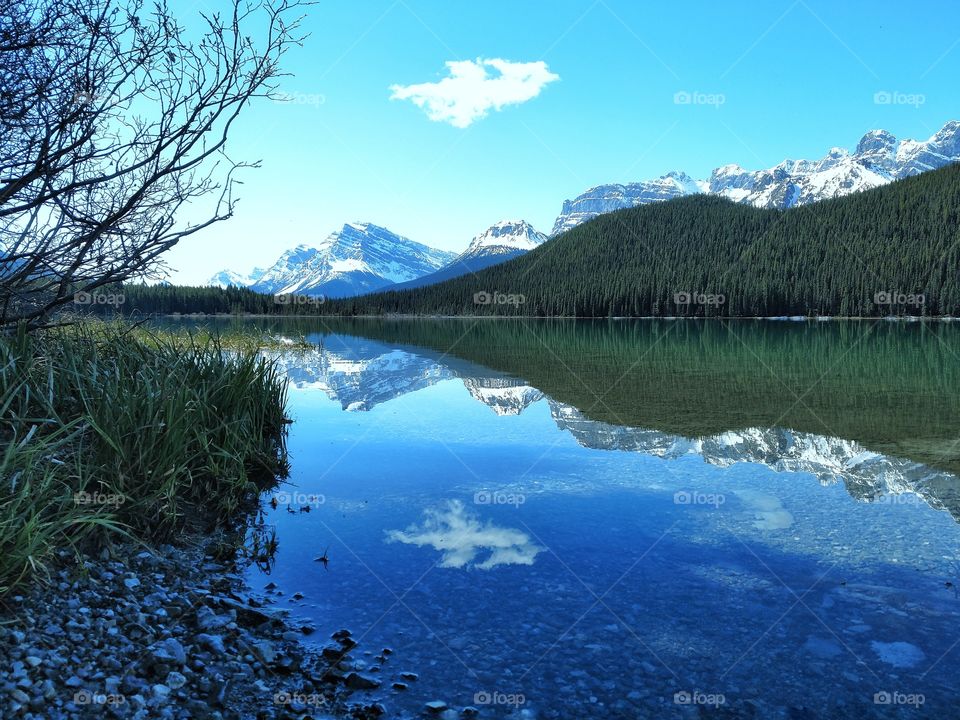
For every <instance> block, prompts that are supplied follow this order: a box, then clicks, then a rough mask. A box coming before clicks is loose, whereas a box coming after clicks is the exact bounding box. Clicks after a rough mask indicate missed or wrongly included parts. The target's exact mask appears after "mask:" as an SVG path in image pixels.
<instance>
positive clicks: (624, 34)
mask: <svg viewBox="0 0 960 720" xmlns="http://www.w3.org/2000/svg"><path fill="white" fill-rule="evenodd" d="M210 6H215V3H214V0H210ZM204 7H207V6H206V5H204V4H203V3H191V2H190V0H179V2H178V3H175V4H174V5H173V9H174V11H175V12H177V13H178V15H179V16H180V18H181V20H182V21H183V22H184V23H185V24H187V25H188V26H189V25H190V24H191V22H192V20H191V17H192V16H193V15H195V13H196V12H197V10H198V8H204ZM304 29H305V30H306V31H307V32H309V33H310V37H309V38H308V39H307V40H306V42H305V44H304V46H303V47H302V48H296V49H294V50H293V51H291V53H290V54H289V55H288V56H287V59H286V62H285V67H286V69H287V70H288V71H289V72H291V73H293V76H292V77H286V78H282V79H281V81H280V90H281V91H282V92H284V93H285V94H286V95H287V96H288V97H289V98H290V99H291V101H290V102H287V103H278V102H271V101H268V100H264V101H260V102H258V103H256V104H254V105H253V106H251V107H250V108H249V109H248V111H247V113H246V116H245V117H243V118H242V120H241V122H240V124H239V125H238V126H237V127H236V129H235V132H234V134H233V136H232V138H231V140H230V145H229V151H230V153H231V155H233V156H236V157H240V158H244V159H261V160H262V162H263V167H262V168H261V169H259V170H250V171H248V172H246V173H245V174H244V175H243V177H242V180H243V182H244V184H243V185H242V186H241V187H240V188H239V190H240V193H239V194H240V197H241V201H240V204H239V206H238V209H237V213H236V215H235V217H234V218H232V219H231V220H229V221H227V222H225V223H222V224H220V225H219V226H216V227H213V228H211V229H209V230H208V231H206V232H203V233H201V234H198V235H196V236H194V237H191V238H188V239H187V240H185V241H184V242H183V243H181V245H180V246H179V247H177V248H176V249H174V250H173V251H172V252H171V253H170V254H169V256H168V261H169V262H170V264H171V265H172V267H173V268H174V269H175V271H176V272H175V273H174V275H173V279H174V280H176V281H179V282H186V283H201V282H203V281H204V280H205V279H206V278H208V277H209V276H210V275H212V274H213V273H214V272H216V271H217V270H219V269H222V268H224V267H229V268H231V269H235V270H240V271H246V270H249V269H250V268H251V267H253V266H254V265H264V264H271V263H272V262H273V261H274V260H276V258H277V256H278V255H279V254H280V253H281V252H283V251H284V250H285V249H287V248H289V247H292V246H294V245H297V244H300V243H308V244H310V243H314V242H317V241H319V240H321V239H322V238H324V237H325V236H326V235H327V234H329V233H330V232H331V231H332V230H335V229H337V228H339V227H340V226H342V225H343V223H345V222H350V221H354V220H365V221H370V222H374V223H376V224H378V225H383V226H385V227H387V228H390V229H391V230H393V231H395V232H398V233H400V234H402V235H406V236H407V237H410V238H412V239H414V240H417V241H419V242H423V243H426V244H428V245H433V246H435V247H439V248H443V249H447V250H461V249H463V248H464V247H465V246H466V245H467V243H468V242H469V240H470V239H471V238H472V237H473V236H474V235H476V234H477V233H479V232H481V231H482V230H483V229H485V228H486V227H488V226H489V225H491V224H493V223H494V222H496V221H498V220H501V219H507V218H524V219H526V220H528V221H530V222H531V223H533V225H534V226H535V227H537V228H538V229H539V230H542V231H544V232H549V231H550V229H551V226H552V224H553V221H554V219H555V218H556V216H557V214H558V213H559V211H560V207H561V204H562V202H563V201H564V200H565V199H568V198H572V197H574V196H576V195H578V194H580V193H581V192H583V191H584V190H586V189H587V188H588V187H590V186H593V185H598V184H602V183H607V182H629V181H632V180H642V179H646V178H651V177H657V176H659V175H662V174H663V173H665V172H668V171H670V170H674V169H678V170H684V171H686V172H687V173H689V174H690V175H692V176H694V177H697V178H701V177H706V176H708V175H709V173H710V171H711V170H712V169H713V168H714V167H717V166H718V165H723V164H726V163H731V162H733V163H738V164H740V165H742V166H744V167H746V168H750V169H755V168H760V167H769V166H771V165H774V164H776V163H778V162H780V161H781V160H783V159H784V158H786V157H794V158H799V157H803V158H815V157H820V156H822V155H824V154H825V153H826V151H827V150H828V149H829V148H830V147H833V146H837V145H839V146H843V147H848V148H853V147H854V146H855V145H856V143H857V141H858V140H859V138H860V137H861V136H862V134H863V133H864V132H865V131H867V130H870V129H873V128H885V129H887V130H889V131H891V132H892V133H893V134H894V135H896V136H897V137H899V138H915V139H926V138H927V137H929V136H930V135H932V134H933V133H935V132H936V131H937V130H938V129H939V128H940V127H941V126H942V125H943V124H944V123H945V122H946V121H947V120H950V119H960V102H958V101H960V82H958V78H960V5H955V4H953V3H950V2H929V3H927V2H915V3H911V4H910V5H909V6H904V5H903V4H902V3H895V2H876V1H871V2H866V1H855V2H854V1H851V2H843V3H838V2H835V0H834V1H832V2H822V1H820V0H796V1H795V0H767V1H765V2H732V3H717V2H686V3H664V2H661V1H657V2H639V1H619V0H549V1H546V0H544V1H542V2H540V1H532V0H530V1H524V2H517V1H516V0H513V1H510V2H500V1H495V2H490V1H487V2H484V3H466V2H450V1H449V0H363V1H362V2H360V1H358V0H349V1H341V0H333V1H322V2H320V3H319V4H318V5H315V6H313V7H310V8H308V9H307V18H306V21H305V26H304ZM481 58H482V59H503V60H506V61H509V62H510V63H542V65H538V66H535V71H534V72H533V73H532V77H533V80H532V82H533V84H534V85H537V82H536V80H537V78H538V77H539V78H540V80H543V78H546V77H549V76H557V78H556V79H552V80H550V81H544V82H543V83H542V85H540V86H539V87H536V88H532V86H531V85H529V84H528V85H526V86H524V87H525V88H526V90H527V91H531V90H532V89H536V90H538V92H537V93H536V95H535V97H532V98H530V99H527V100H525V101H524V102H521V103H517V104H510V105H505V106H504V107H502V109H500V110H496V109H491V110H489V112H488V113H487V115H486V116H485V117H481V118H476V119H473V120H472V122H470V123H469V124H468V126H466V127H456V126H454V124H451V122H450V121H444V120H442V119H439V120H437V119H431V118H430V117H429V116H428V113H427V112H426V111H425V110H424V109H423V108H420V107H417V105H416V104H415V103H414V102H413V101H412V100H411V99H391V95H392V94H395V91H393V90H391V88H392V87H393V86H411V85H419V84H424V83H437V82H439V81H441V80H442V79H443V78H445V77H447V76H448V74H449V68H448V66H447V65H446V63H448V62H451V61H470V62H476V61H477V60H478V59H481ZM520 67H521V69H523V67H524V66H520ZM526 67H527V68H530V67H534V66H526ZM488 70H489V72H490V73H491V75H492V76H495V75H497V74H498V73H497V71H495V70H493V69H488ZM411 92H413V93H414V94H416V91H411ZM496 92H500V91H499V90H496ZM458 93H459V94H457V97H458V98H460V101H461V102H468V104H469V98H467V99H466V100H464V99H463V98H462V97H460V96H461V95H463V93H462V92H459V91H458ZM677 93H688V94H690V96H691V97H693V98H694V99H695V101H694V102H691V103H686V104H684V103H677V102H675V98H676V97H677ZM877 93H891V94H896V93H898V94H899V95H894V97H895V98H896V99H897V100H898V102H893V103H883V102H880V103H878V102H876V95H877ZM467 94H469V88H468V89H467ZM527 94H529V92H527ZM507 95H509V96H511V97H514V96H516V93H513V94H512V95H511V92H510V91H509V89H508V91H507ZM711 99H712V100H713V102H711ZM721 100H722V103H721V102H720V101H721ZM473 102H474V104H476V102H477V101H476V98H474V99H473ZM481 105H482V103H481ZM460 110H461V111H462V105H461V107H460ZM458 117H459V118H460V120H459V121H456V122H457V124H460V125H462V124H464V122H465V120H464V118H465V117H466V118H469V117H470V114H469V112H468V113H467V114H466V115H464V113H463V112H460V114H459V115H458Z"/></svg>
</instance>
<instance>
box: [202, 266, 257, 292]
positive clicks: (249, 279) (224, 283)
mask: <svg viewBox="0 0 960 720" xmlns="http://www.w3.org/2000/svg"><path fill="white" fill-rule="evenodd" d="M263 272H264V271H263V269H262V268H254V269H253V270H251V271H250V272H249V273H247V274H246V275H243V274H241V273H238V272H234V271H233V270H221V271H220V272H218V273H217V274H216V275H214V276H213V277H211V278H210V279H209V280H207V285H210V286H213V287H221V288H225V287H247V286H248V285H252V284H253V283H255V282H256V281H257V280H258V279H260V276H261V275H263Z"/></svg>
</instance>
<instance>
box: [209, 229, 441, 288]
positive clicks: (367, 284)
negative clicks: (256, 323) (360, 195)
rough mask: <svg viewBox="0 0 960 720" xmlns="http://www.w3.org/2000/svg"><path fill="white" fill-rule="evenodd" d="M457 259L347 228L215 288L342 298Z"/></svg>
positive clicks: (220, 277) (222, 279)
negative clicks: (239, 287)
mask: <svg viewBox="0 0 960 720" xmlns="http://www.w3.org/2000/svg"><path fill="white" fill-rule="evenodd" d="M454 257H455V255H454V254H453V253H450V252H445V251H443V250H437V249H435V248H431V247H427V246H426V245H422V244H420V243H417V242H414V241H413V240H410V239H409V238H405V237H403V236H401V235H397V234H396V233H393V232H391V231H389V230H387V229H386V228H383V227H380V226H379V225H374V224H373V223H347V224H346V225H344V226H343V227H342V228H341V229H340V230H337V231H335V232H332V233H330V235H328V236H327V237H326V238H325V239H324V240H323V241H322V242H320V243H318V244H317V245H316V246H315V247H314V246H311V245H306V244H301V245H297V246H296V247H295V248H292V249H290V250H287V251H286V252H285V253H283V254H282V255H281V256H280V258H279V259H278V260H277V261H276V262H275V263H274V264H273V265H271V266H270V267H269V268H267V269H266V270H255V271H253V272H252V273H249V274H246V275H241V274H238V273H234V272H231V271H228V270H225V271H222V272H220V273H217V274H216V275H215V276H214V277H213V278H211V279H210V281H209V284H211V285H220V286H221V287H224V286H227V285H237V286H246V287H249V288H250V289H252V290H256V291H257V292H262V293H268V294H287V293H296V294H299V295H313V296H320V295H322V296H325V297H332V298H336V297H345V296H349V295H359V294H362V293H365V292H371V291H373V290H378V289H380V288H383V287H386V286H388V285H393V284H395V283H401V282H405V281H407V280H413V279H414V278H418V277H421V276H423V275H427V274H429V273H432V272H434V271H435V270H438V269H440V268H441V267H443V266H445V265H446V264H447V263H449V262H450V261H451V260H453V259H454Z"/></svg>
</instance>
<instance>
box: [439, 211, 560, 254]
mask: <svg viewBox="0 0 960 720" xmlns="http://www.w3.org/2000/svg"><path fill="white" fill-rule="evenodd" d="M548 239H549V238H548V237H547V236H546V235H544V234H543V233H542V232H538V231H537V230H535V229H534V228H533V226H532V225H531V224H530V223H528V222H527V221H526V220H501V221H500V222H498V223H497V224H496V225H491V226H490V227H488V228H487V229H486V230H484V231H483V232H482V233H480V234H479V235H477V236H476V237H475V238H474V239H473V240H471V241H470V245H469V246H468V247H467V249H466V250H464V251H463V252H462V253H461V254H460V255H459V256H458V257H457V260H459V261H466V260H468V259H470V258H475V257H485V256H489V255H520V254H523V253H525V252H530V251H531V250H533V249H534V248H535V247H537V246H538V245H541V244H543V243H544V242H546V241H547V240H548Z"/></svg>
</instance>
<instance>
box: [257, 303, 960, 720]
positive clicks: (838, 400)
mask: <svg viewBox="0 0 960 720" xmlns="http://www.w3.org/2000/svg"><path fill="white" fill-rule="evenodd" d="M257 322H259V323H261V324H262V323H263V322H264V321H257ZM273 329H274V330H275V331H276V332H278V333H281V334H284V335H289V336H291V337H293V336H298V335H303V336H305V337H306V338H307V339H308V340H309V341H310V343H311V344H312V346H313V349H310V350H296V351H290V352H288V353H283V354H281V355H280V356H279V358H278V360H279V362H280V363H281V364H282V365H283V367H284V368H285V369H286V372H287V374H288V376H289V379H290V383H291V385H290V414H291V416H292V417H293V419H294V421H295V422H294V424H293V425H292V426H291V431H290V438H289V449H290V455H291V465H292V471H291V475H290V478H289V484H287V485H284V486H282V487H281V488H280V489H279V490H277V491H275V492H270V493H268V494H267V495H265V498H264V499H265V500H269V499H270V498H272V497H276V498H278V500H279V502H278V507H277V508H276V509H275V510H274V509H272V508H271V507H270V506H269V505H268V504H266V503H265V508H266V513H267V518H266V520H267V523H268V524H270V525H272V526H275V527H276V530H277V537H278V538H279V550H278V552H277V554H276V557H275V559H274V562H273V563H272V565H271V566H270V567H269V568H258V567H251V568H250V570H249V572H248V579H249V581H250V583H251V585H252V586H253V587H254V588H255V589H261V588H268V585H269V584H270V583H272V584H273V585H269V589H264V590H263V591H262V592H263V594H264V596H265V597H266V598H269V599H270V600H271V601H272V602H274V603H275V606H276V607H280V608H287V609H289V610H290V611H291V613H292V616H293V617H296V618H302V619H303V621H304V622H309V623H311V624H313V625H314V626H316V628H317V629H318V632H317V633H316V635H315V636H314V637H316V638H319V639H318V640H317V642H318V643H322V642H327V639H328V638H329V636H330V635H331V633H333V632H335V631H337V630H340V629H341V628H347V629H349V630H350V631H351V632H352V634H353V637H354V639H355V640H357V641H358V643H359V646H358V647H357V648H356V650H355V651H354V653H353V655H354V659H355V661H356V667H357V668H358V669H359V670H360V671H361V672H362V674H364V675H365V676H367V677H370V678H374V679H376V680H378V682H380V683H382V685H381V686H380V687H379V688H378V689H375V690H370V691H369V692H365V693H362V694H361V695H362V696H364V697H368V698H370V699H377V700H380V701H381V702H383V704H384V705H385V706H386V708H387V710H388V714H389V716H391V717H422V716H423V715H424V712H425V711H424V708H425V705H426V703H428V702H431V701H442V703H444V704H445V705H447V706H448V708H449V709H448V710H447V711H446V713H445V714H444V715H443V717H450V718H453V717H460V713H461V711H462V710H463V709H464V708H474V709H475V710H476V711H477V712H478V713H479V716H480V717H488V718H499V717H523V718H662V717H677V718H687V717H690V718H695V717H701V716H703V717H726V718H741V717H745V718H764V719H765V718H869V717H883V718H885V717H901V716H913V715H924V716H926V715H929V716H936V717H947V716H950V714H951V713H953V712H955V711H954V709H953V708H954V705H955V699H956V697H957V695H958V686H960V673H958V670H960V648H958V647H957V645H958V643H960V622H958V621H960V598H958V591H957V588H958V586H960V527H958V524H957V521H958V519H960V483H958V479H957V476H956V474H955V473H956V472H957V471H958V470H960V442H958V439H960V328H957V327H955V326H954V325H952V324H948V323H934V324H924V323H894V322H886V321H879V322H878V321H863V322H775V321H739V322H722V321H712V322H711V321H700V322H697V321H669V320H659V321H653V320H651V321H617V320H609V321H591V322H586V321H534V320H492V319H485V320H472V319H463V320H403V319H397V320H363V319H356V320H330V319H318V320H299V321H277V322H276V323H274V328H273ZM288 505H289V508H288ZM305 506H309V508H310V512H305V511H301V509H302V508H303V507H305ZM288 509H289V510H290V511H292V512H290V511H288ZM321 556H325V557H326V558H327V560H328V562H327V563H323V562H319V561H317V560H316V558H319V557H321ZM297 593H300V594H302V598H301V597H300V596H299V595H296V597H295V594H297ZM384 649H388V651H389V653H388V654H386V655H381V652H382V651H384ZM378 656H379V657H378ZM408 673H414V674H415V675H416V679H413V676H411V675H408ZM395 683H397V685H396V687H394V684H395ZM471 712H472V711H471V710H469V709H468V710H467V713H471ZM435 715H436V716H439V714H435Z"/></svg>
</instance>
